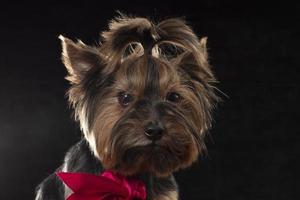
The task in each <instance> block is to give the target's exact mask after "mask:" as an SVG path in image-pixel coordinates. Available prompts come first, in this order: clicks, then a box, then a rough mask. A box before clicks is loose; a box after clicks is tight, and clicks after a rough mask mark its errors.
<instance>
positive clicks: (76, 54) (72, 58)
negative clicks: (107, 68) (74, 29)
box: [59, 35, 102, 84]
mask: <svg viewBox="0 0 300 200" xmlns="http://www.w3.org/2000/svg"><path fill="white" fill-rule="evenodd" d="M59 39H60V40H61V42H62V61H63V63H64V65H65V66H66V68H67V70H68V73H69V74H68V76H67V77H66V79H67V80H69V81H70V82H71V83H72V84H74V83H79V82H80V81H81V80H82V78H83V77H84V75H85V74H86V73H87V72H88V71H89V70H90V69H92V68H94V67H99V65H100V63H101V60H102V59H101V56H100V53H99V51H98V49H97V48H95V47H91V46H88V45H85V44H84V43H83V42H81V41H78V42H76V43H75V42H73V41H72V40H70V39H68V38H66V37H64V36H62V35H60V36H59Z"/></svg>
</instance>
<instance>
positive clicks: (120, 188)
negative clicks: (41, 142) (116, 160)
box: [56, 170, 146, 200]
mask: <svg viewBox="0 0 300 200" xmlns="http://www.w3.org/2000/svg"><path fill="white" fill-rule="evenodd" d="M56 175H57V176H58V177H59V178H60V179H61V180H62V181H63V182H64V183H65V184H66V185H67V186H68V187H69V188H70V189H71V190H72V191H73V193H72V194H71V195H70V196H69V197H68V198H67V200H133V199H138V200H146V187H145V184H144V183H143V182H142V181H140V180H135V179H131V178H126V177H124V176H122V175H120V174H116V173H114V172H113V171H110V170H107V171H105V172H104V173H102V174H101V175H100V176H98V175H93V174H86V173H69V172H57V173H56Z"/></svg>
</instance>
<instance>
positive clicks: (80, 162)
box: [35, 139, 103, 200]
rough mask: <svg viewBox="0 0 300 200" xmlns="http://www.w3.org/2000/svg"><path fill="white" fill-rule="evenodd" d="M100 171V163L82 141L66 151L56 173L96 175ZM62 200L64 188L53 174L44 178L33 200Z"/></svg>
mask: <svg viewBox="0 0 300 200" xmlns="http://www.w3.org/2000/svg"><path fill="white" fill-rule="evenodd" d="M102 170H103V168H102V165H101V163H100V161H98V160H97V159H96V158H95V156H94V155H93V154H92V152H91V151H90V148H89V146H88V144H87V143H86V141H85V140H83V139H82V140H81V141H79V142H78V143H76V144H75V145H73V146H72V147H71V148H70V149H69V150H68V151H67V153H66V155H65V158H64V163H63V164H62V165H61V166H60V167H59V168H58V169H57V170H56V171H63V172H86V173H95V174H96V173H99V172H101V171H102ZM63 199H65V187H64V184H63V183H62V182H61V180H60V179H59V178H58V177H57V176H56V174H55V173H53V174H51V175H49V176H48V177H47V178H45V179H44V180H43V181H42V182H41V183H40V184H39V185H38V187H37V188H36V198H35V200H63Z"/></svg>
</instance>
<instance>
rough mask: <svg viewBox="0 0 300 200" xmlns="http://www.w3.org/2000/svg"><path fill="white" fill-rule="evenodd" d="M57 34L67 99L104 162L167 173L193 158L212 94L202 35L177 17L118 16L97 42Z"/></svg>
mask: <svg viewBox="0 0 300 200" xmlns="http://www.w3.org/2000/svg"><path fill="white" fill-rule="evenodd" d="M60 38H61V40H62V45H63V53H62V59H63V62H64V64H65V66H66V68H67V70H68V73H69V74H68V76H67V79H68V80H69V81H70V82H71V85H72V86H71V88H70V89H69V91H68V95H69V101H70V103H71V105H72V106H73V107H74V109H75V117H76V119H78V120H79V122H80V125H81V128H82V130H83V133H84V135H85V138H86V139H87V141H88V142H89V144H90V147H91V149H92V151H93V152H94V154H95V156H96V157H97V158H98V159H100V160H101V162H102V163H103V165H104V167H105V168H108V169H114V170H117V171H118V172H120V173H123V174H125V175H134V174H139V173H144V172H145V173H152V174H154V175H157V176H167V175H169V174H170V173H171V172H173V171H175V170H177V169H179V168H184V167H186V166H189V165H190V164H191V163H192V162H193V161H195V160H196V159H197V156H198V154H199V153H201V151H203V150H204V149H205V144H204V140H203V138H204V135H205V133H206V132H207V130H208V129H209V128H210V126H211V111H212V108H213V106H214V101H215V100H216V96H215V94H214V89H213V88H214V87H213V86H212V85H211V84H212V83H214V82H215V78H214V76H213V74H212V72H211V69H210V66H209V64H208V61H207V52H206V38H202V39H201V40H200V39H198V37H197V36H196V35H195V34H194V32H193V31H192V29H191V28H190V27H189V26H188V25H187V24H186V23H185V22H184V21H183V20H181V19H168V20H164V21H162V22H160V23H158V24H154V23H152V22H150V21H149V20H147V19H145V18H130V17H124V16H122V17H119V18H116V19H114V20H112V21H111V23H110V24H109V30H108V31H105V32H103V33H102V41H101V44H100V45H98V46H97V47H91V46H87V45H85V44H84V43H82V42H81V41H78V42H76V43H74V42H73V41H71V40H69V39H67V38H64V37H62V36H61V37H60Z"/></svg>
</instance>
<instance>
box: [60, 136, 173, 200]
mask: <svg viewBox="0 0 300 200" xmlns="http://www.w3.org/2000/svg"><path fill="white" fill-rule="evenodd" d="M61 170H62V171H65V172H86V173H92V174H101V173H102V172H103V171H104V170H105V169H104V168H103V166H102V164H101V162H100V161H99V160H98V159H96V158H95V157H94V156H93V154H92V152H91V150H90V148H89V146H88V144H87V143H86V141H85V140H81V141H80V142H78V143H77V144H76V145H74V146H73V147H72V148H71V149H70V150H69V152H68V153H67V155H66V158H65V163H64V165H63V166H62V168H61ZM136 178H138V179H140V180H142V181H143V182H144V183H145V185H146V189H147V200H177V199H178V192H177V191H178V189H177V184H176V182H175V179H174V177H173V176H172V175H171V176H169V177H162V178H161V177H155V176H153V175H151V174H148V173H144V174H140V175H137V176H136ZM70 192H72V191H70V190H68V188H66V187H65V196H68V195H69V194H70Z"/></svg>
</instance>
